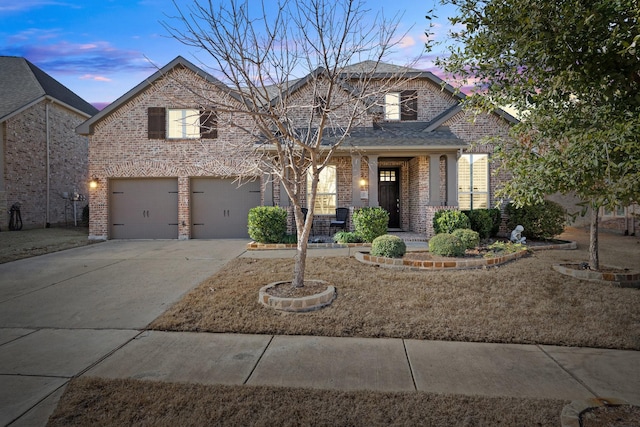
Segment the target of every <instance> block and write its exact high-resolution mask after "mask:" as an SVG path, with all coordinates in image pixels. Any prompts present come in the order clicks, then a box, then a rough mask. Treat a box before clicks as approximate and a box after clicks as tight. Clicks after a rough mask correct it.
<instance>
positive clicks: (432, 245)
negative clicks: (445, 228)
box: [429, 233, 465, 257]
mask: <svg viewBox="0 0 640 427" xmlns="http://www.w3.org/2000/svg"><path fill="white" fill-rule="evenodd" d="M429 252H431V253H433V254H436V255H440V256H452V257H457V256H463V255H464V252H465V247H464V243H462V240H460V239H459V238H458V237H456V236H454V235H453V234H449V233H440V234H436V235H435V236H433V237H432V238H431V239H430V240H429Z"/></svg>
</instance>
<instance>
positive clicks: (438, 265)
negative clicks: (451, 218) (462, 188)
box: [354, 249, 529, 270]
mask: <svg viewBox="0 0 640 427" xmlns="http://www.w3.org/2000/svg"><path fill="white" fill-rule="evenodd" d="M528 253H529V251H528V250H527V249H524V250H522V251H519V252H514V253H510V254H505V255H502V256H499V257H495V258H473V259H456V258H451V259H450V260H438V261H434V260H424V261H417V260H410V259H403V258H386V257H379V256H373V255H370V254H368V253H366V252H356V253H355V254H354V256H355V258H356V259H357V260H358V261H360V262H361V263H363V264H371V265H377V266H380V267H386V268H400V269H408V270H464V269H471V268H483V267H493V266H496V265H500V264H504V263H505V262H509V261H512V260H514V259H518V258H521V257H523V256H525V255H526V254H528Z"/></svg>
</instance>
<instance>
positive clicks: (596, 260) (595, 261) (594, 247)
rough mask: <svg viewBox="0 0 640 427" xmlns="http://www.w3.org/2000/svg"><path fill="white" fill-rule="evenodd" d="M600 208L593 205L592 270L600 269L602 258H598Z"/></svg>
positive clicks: (591, 227)
mask: <svg viewBox="0 0 640 427" xmlns="http://www.w3.org/2000/svg"><path fill="white" fill-rule="evenodd" d="M599 209H600V208H599V207H598V206H595V204H592V205H591V226H590V230H589V267H590V268H591V269H592V270H599V269H600V258H599V256H598V210H599Z"/></svg>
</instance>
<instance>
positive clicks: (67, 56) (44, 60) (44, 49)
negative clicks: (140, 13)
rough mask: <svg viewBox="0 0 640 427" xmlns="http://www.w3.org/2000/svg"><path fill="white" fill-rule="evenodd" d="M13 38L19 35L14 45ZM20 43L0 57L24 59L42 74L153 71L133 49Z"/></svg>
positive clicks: (0, 50)
mask: <svg viewBox="0 0 640 427" xmlns="http://www.w3.org/2000/svg"><path fill="white" fill-rule="evenodd" d="M23 34H24V32H23ZM16 37H21V36H20V35H15V36H12V39H13V40H14V42H15V41H18V38H16ZM36 39H38V37H36ZM23 41H25V43H18V44H15V43H13V44H10V45H9V46H6V47H3V48H0V55H9V56H23V57H25V58H27V59H28V60H29V61H31V62H33V63H34V64H36V65H38V66H39V67H40V68H42V69H44V70H45V71H47V72H53V73H59V74H80V75H87V74H91V75H94V74H95V73H100V75H104V74H112V73H117V72H122V71H150V70H152V69H153V67H152V66H151V65H150V64H149V63H148V62H147V61H146V60H145V59H144V56H143V55H142V53H140V52H138V51H135V50H125V49H118V48H116V47H114V46H112V45H111V44H110V43H109V42H105V41H97V42H92V43H71V42H68V41H57V42H54V43H48V44H47V43H40V42H38V43H31V42H33V41H35V40H34V38H30V39H29V38H27V39H26V40H24V39H23ZM29 41H31V42H29ZM102 81H104V80H102Z"/></svg>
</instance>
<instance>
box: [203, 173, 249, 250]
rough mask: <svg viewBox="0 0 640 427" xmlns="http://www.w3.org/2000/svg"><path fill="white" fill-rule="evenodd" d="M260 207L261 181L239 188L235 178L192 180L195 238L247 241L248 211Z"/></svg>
mask: <svg viewBox="0 0 640 427" xmlns="http://www.w3.org/2000/svg"><path fill="white" fill-rule="evenodd" d="M255 206H260V182H259V181H256V182H248V183H245V184H242V185H241V186H238V184H237V183H235V182H233V179H214V178H194V179H192V180H191V226H192V228H191V230H192V231H191V235H192V237H193V238H194V239H215V238H218V239H221V238H222V239H230V238H248V237H249V234H248V232H247V216H248V214H249V209H251V208H253V207H255Z"/></svg>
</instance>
